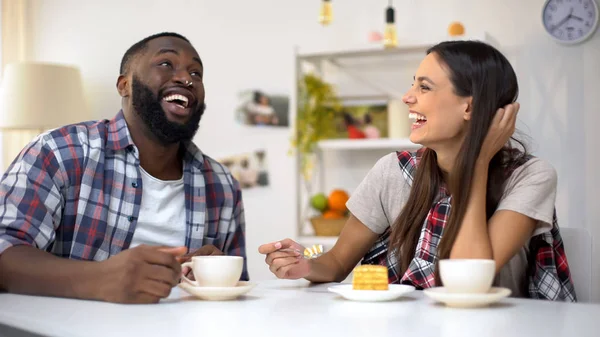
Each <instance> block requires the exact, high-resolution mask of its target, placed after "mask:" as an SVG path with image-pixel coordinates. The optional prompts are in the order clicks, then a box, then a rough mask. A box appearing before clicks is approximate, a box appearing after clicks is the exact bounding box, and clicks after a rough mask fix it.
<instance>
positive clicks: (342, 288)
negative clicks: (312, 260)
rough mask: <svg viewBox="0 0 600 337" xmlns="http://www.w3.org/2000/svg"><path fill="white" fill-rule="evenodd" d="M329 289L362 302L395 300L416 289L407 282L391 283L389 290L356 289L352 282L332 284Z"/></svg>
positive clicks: (346, 297)
mask: <svg viewBox="0 0 600 337" xmlns="http://www.w3.org/2000/svg"><path fill="white" fill-rule="evenodd" d="M327 290H329V291H331V292H332V293H336V294H339V295H342V297H343V298H345V299H347V300H351V301H360V302H383V301H391V300H395V299H397V298H399V297H401V296H403V295H406V294H408V293H410V292H412V291H414V290H415V287H413V286H409V285H405V284H390V285H389V289H388V290H354V289H352V284H340V285H336V286H331V287H329V288H327Z"/></svg>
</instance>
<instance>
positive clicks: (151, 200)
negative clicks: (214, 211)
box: [130, 167, 186, 248]
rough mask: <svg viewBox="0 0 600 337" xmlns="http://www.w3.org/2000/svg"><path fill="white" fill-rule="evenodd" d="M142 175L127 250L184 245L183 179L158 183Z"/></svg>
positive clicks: (151, 177)
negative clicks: (132, 228) (136, 213)
mask: <svg viewBox="0 0 600 337" xmlns="http://www.w3.org/2000/svg"><path fill="white" fill-rule="evenodd" d="M140 171H141V172H142V204H141V206H140V215H139V217H138V220H137V224H136V226H135V232H134V233H133V239H132V241H131V245H130V247H131V248H133V247H135V246H138V245H141V244H146V245H152V246H162V245H165V246H171V247H179V246H185V233H186V226H185V194H184V191H183V176H182V177H181V178H180V179H178V180H166V181H164V180H159V179H156V178H154V177H153V176H151V175H150V174H148V172H146V171H144V169H142V168H141V167H140Z"/></svg>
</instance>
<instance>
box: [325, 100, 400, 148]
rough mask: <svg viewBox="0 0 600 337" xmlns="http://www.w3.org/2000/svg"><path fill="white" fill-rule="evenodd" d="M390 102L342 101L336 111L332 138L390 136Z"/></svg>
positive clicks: (332, 126) (332, 125)
mask: <svg viewBox="0 0 600 337" xmlns="http://www.w3.org/2000/svg"><path fill="white" fill-rule="evenodd" d="M388 114H389V112H388V104H387V101H385V100H373V99H369V100H366V99H358V100H356V99H355V100H352V101H345V102H342V103H341V108H340V111H339V112H337V113H335V112H334V116H335V117H334V121H333V123H332V124H331V128H332V129H334V130H335V132H334V133H333V134H332V135H331V137H330V139H346V138H347V139H366V138H371V139H373V138H386V137H387V136H388V122H389V117H388Z"/></svg>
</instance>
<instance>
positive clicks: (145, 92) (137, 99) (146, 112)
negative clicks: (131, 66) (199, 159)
mask: <svg viewBox="0 0 600 337" xmlns="http://www.w3.org/2000/svg"><path fill="white" fill-rule="evenodd" d="M131 88H132V91H133V92H132V96H131V101H132V105H133V108H134V110H135V111H136V113H137V114H138V116H140V118H141V119H142V121H143V122H144V124H146V127H147V128H148V130H149V131H150V132H151V133H152V134H153V135H154V136H155V137H156V139H157V140H158V141H159V142H160V143H161V144H163V145H170V144H174V143H177V142H186V141H190V140H192V138H194V135H195V134H196V132H197V131H198V127H199V126H200V119H201V118H202V114H204V109H205V108H206V105H205V104H204V102H196V104H195V106H193V107H190V108H191V109H192V114H191V116H190V119H189V120H188V121H187V122H185V123H184V124H181V123H177V122H172V121H170V120H169V119H168V118H167V115H166V112H165V111H164V110H163V108H162V106H161V104H160V102H161V98H160V97H162V96H163V95H161V92H159V93H158V96H155V95H154V94H153V93H152V90H150V88H149V87H148V86H146V85H144V84H143V83H142V82H141V81H140V80H138V79H137V78H136V77H135V76H133V78H132V83H131Z"/></svg>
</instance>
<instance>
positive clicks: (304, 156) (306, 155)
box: [292, 74, 341, 190]
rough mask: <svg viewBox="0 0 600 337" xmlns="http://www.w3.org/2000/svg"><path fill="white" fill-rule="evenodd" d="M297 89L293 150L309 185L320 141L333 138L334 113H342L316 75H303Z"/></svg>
mask: <svg viewBox="0 0 600 337" xmlns="http://www.w3.org/2000/svg"><path fill="white" fill-rule="evenodd" d="M298 87H299V90H298V91H299V92H298V100H297V104H298V113H297V115H296V132H295V137H294V138H293V140H292V146H293V147H294V148H296V150H297V151H298V153H299V159H300V171H301V174H302V177H303V178H304V181H305V182H309V181H310V180H311V178H312V171H313V168H314V165H315V162H314V161H315V156H314V150H315V146H316V144H317V142H319V141H320V140H322V139H328V138H332V136H334V135H335V128H334V123H335V122H334V119H335V114H336V112H339V111H340V110H341V103H340V100H339V98H338V97H337V95H336V92H335V89H334V87H333V86H332V85H331V84H329V83H327V82H325V81H323V80H322V79H321V78H320V77H318V76H316V75H313V74H306V75H304V76H303V77H302V78H301V79H300V83H299V86H298ZM309 190H310V189H309Z"/></svg>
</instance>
